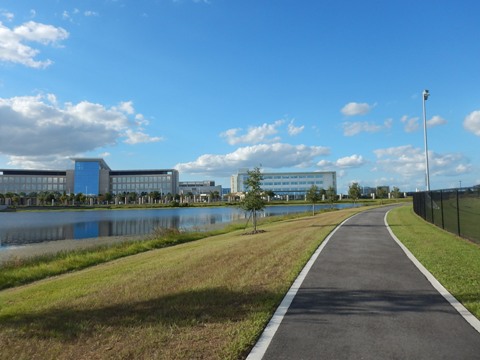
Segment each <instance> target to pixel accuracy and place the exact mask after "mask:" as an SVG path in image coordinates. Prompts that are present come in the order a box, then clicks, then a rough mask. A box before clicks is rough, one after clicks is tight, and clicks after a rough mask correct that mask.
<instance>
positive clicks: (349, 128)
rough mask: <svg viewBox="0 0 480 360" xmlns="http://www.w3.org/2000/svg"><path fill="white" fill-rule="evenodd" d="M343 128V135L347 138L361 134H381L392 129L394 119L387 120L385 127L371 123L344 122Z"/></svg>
mask: <svg viewBox="0 0 480 360" xmlns="http://www.w3.org/2000/svg"><path fill="white" fill-rule="evenodd" d="M342 127H343V135H345V136H353V135H357V134H359V133H361V132H369V133H374V132H379V131H382V130H384V129H389V128H391V127H392V119H387V120H385V121H384V123H383V125H378V124H374V123H371V122H367V121H364V122H348V121H347V122H344V123H343V124H342Z"/></svg>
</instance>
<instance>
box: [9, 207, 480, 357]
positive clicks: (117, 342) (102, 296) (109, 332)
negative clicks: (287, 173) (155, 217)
mask: <svg viewBox="0 0 480 360" xmlns="http://www.w3.org/2000/svg"><path fill="white" fill-rule="evenodd" d="M361 210H363V209H346V210H341V211H332V212H326V213H321V214H317V215H316V216H306V217H303V218H297V219H290V220H284V221H281V222H276V223H269V224H264V225H262V226H261V229H262V230H265V232H263V233H259V234H255V235H244V231H243V230H236V231H232V232H229V233H224V234H219V235H216V236H210V237H207V238H204V239H201V240H197V241H193V242H189V243H183V244H179V245H175V246H172V247H168V248H162V249H153V250H149V251H146V252H143V253H139V254H136V255H131V256H127V257H123V258H119V259H116V260H113V261H109V262H107V263H102V264H99V265H96V266H91V267H88V268H86V269H83V270H79V271H75V272H71V273H67V274H63V275H59V276H55V277H50V278H46V279H43V280H40V281H36V282H34V283H31V284H28V285H23V286H17V287H13V288H10V289H6V290H2V291H0V344H2V348H1V351H0V358H1V359H13V358H15V359H118V358H121V359H123V358H125V359H126V358H128V359H137V358H139V359H152V358H157V359H241V358H244V357H245V356H246V355H247V354H248V351H249V350H250V348H251V347H252V346H253V345H254V343H255V340H256V339H257V337H258V336H259V334H260V333H261V331H262V329H263V328H264V326H265V325H266V323H267V322H268V320H269V318H270V317H271V315H272V314H273V311H274V310H275V309H276V307H277V306H278V304H279V302H280V301H281V300H282V298H283V296H284V294H285V292H286V291H287V290H288V288H289V286H290V284H291V283H292V282H293V280H294V279H295V278H296V276H297V274H298V273H299V271H300V270H301V269H302V267H303V265H304V264H305V263H306V261H307V260H308V259H309V258H310V256H311V254H312V253H313V252H314V251H315V249H316V248H317V247H318V245H319V244H320V243H321V242H322V241H323V239H324V238H325V237H326V236H327V235H328V233H329V232H330V231H331V230H332V229H333V228H334V227H335V226H336V225H337V224H339V223H340V222H341V221H342V220H343V219H345V218H347V217H349V216H351V215H352V214H354V213H355V212H358V211H361ZM388 221H389V224H390V225H391V228H392V230H393V231H394V233H395V234H396V235H397V237H398V238H399V239H400V240H401V241H402V242H403V243H404V244H405V245H406V246H407V247H408V248H409V249H410V251H412V252H413V253H414V254H415V256H416V257H417V258H418V259H419V260H420V261H421V262H422V263H423V264H424V265H425V266H426V267H427V268H428V269H429V270H430V271H431V272H432V273H433V274H434V276H436V277H437V279H439V281H440V282H441V283H442V284H443V285H444V286H445V287H446V288H447V289H449V290H450V291H451V292H452V294H453V295H454V296H455V297H457V299H459V300H460V301H462V302H463V303H464V305H465V306H466V307H467V308H468V309H469V310H470V311H471V312H472V313H474V314H475V315H476V316H477V317H480V300H479V299H480V247H479V246H478V245H476V244H473V243H471V242H469V241H466V240H464V239H461V238H458V237H456V236H454V235H452V234H449V233H447V232H445V231H443V230H441V229H438V228H436V227H435V226H433V225H431V224H429V223H427V222H425V221H423V220H422V219H421V218H419V217H418V216H416V215H415V214H414V213H413V211H412V209H411V206H402V207H400V208H397V209H395V210H392V211H391V212H390V213H389V216H388Z"/></svg>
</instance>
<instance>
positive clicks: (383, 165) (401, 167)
mask: <svg viewBox="0 0 480 360" xmlns="http://www.w3.org/2000/svg"><path fill="white" fill-rule="evenodd" d="M374 153H375V155H376V156H377V169H382V170H384V171H386V172H389V173H396V174H400V175H401V176H404V177H407V178H414V177H416V178H419V179H423V178H424V177H423V176H424V175H423V174H424V172H425V153H424V150H422V149H420V148H415V147H413V146H412V145H404V146H398V147H391V148H387V149H377V150H375V151H374ZM428 159H429V169H430V175H431V176H442V175H443V176H455V175H458V173H459V172H462V171H464V172H469V171H470V169H471V166H470V165H469V164H468V161H467V159H466V158H465V157H464V156H463V155H462V154H458V153H446V154H438V153H435V152H433V151H429V153H428Z"/></svg>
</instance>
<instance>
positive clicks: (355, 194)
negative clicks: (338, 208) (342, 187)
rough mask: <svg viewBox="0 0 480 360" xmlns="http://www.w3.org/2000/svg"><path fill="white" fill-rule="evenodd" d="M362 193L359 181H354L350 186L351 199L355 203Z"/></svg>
mask: <svg viewBox="0 0 480 360" xmlns="http://www.w3.org/2000/svg"><path fill="white" fill-rule="evenodd" d="M361 194H362V191H361V189H360V185H358V183H356V182H354V183H352V184H351V185H350V186H349V187H348V196H349V197H350V199H353V203H354V204H355V202H356V201H357V200H358V199H359V198H360V195H361Z"/></svg>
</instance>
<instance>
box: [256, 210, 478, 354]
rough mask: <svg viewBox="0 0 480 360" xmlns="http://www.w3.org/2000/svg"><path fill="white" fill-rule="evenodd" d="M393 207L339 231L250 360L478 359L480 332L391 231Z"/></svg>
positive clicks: (351, 222)
mask: <svg viewBox="0 0 480 360" xmlns="http://www.w3.org/2000/svg"><path fill="white" fill-rule="evenodd" d="M390 208H391V207H388V208H379V209H373V210H369V211H365V212H362V213H360V214H358V215H356V216H354V217H352V218H350V219H349V220H348V221H347V222H345V223H344V224H343V225H342V226H341V227H340V228H338V229H337V231H336V232H335V233H334V235H333V236H332V237H331V238H330V240H329V242H328V243H327V245H326V246H325V248H324V249H323V250H322V251H321V253H320V255H319V256H318V258H317V259H316V260H315V262H314V264H313V266H312V267H311V269H310V271H309V272H308V274H307V276H306V277H305V279H304V281H303V283H302V285H301V286H300V288H299V290H298V292H297V294H296V295H295V297H294V299H293V301H292V303H291V305H290V307H289V308H288V311H287V313H286V315H285V317H284V318H283V321H282V322H281V324H280V326H279V328H278V330H277V331H276V333H275V335H274V336H273V339H271V342H270V344H269V345H268V348H267V349H266V351H265V354H264V355H263V354H262V353H263V350H262V349H261V347H260V348H258V347H256V348H255V349H254V351H252V353H251V354H250V357H249V359H260V358H263V359H275V360H279V359H295V360H297V359H435V360H438V359H449V360H451V359H480V333H479V332H478V331H476V330H475V329H474V328H473V327H472V326H471V325H470V324H469V323H467V322H466V321H465V319H464V318H463V317H462V316H460V314H459V313H458V312H457V311H456V310H455V309H454V308H453V307H452V306H451V305H450V304H449V303H448V302H447V301H446V300H445V298H444V297H443V296H441V295H440V294H439V293H438V291H437V290H435V289H434V288H433V286H432V285H431V284H430V282H429V281H427V279H426V277H425V276H424V275H423V274H422V273H421V272H420V271H419V270H418V269H417V267H415V265H414V264H413V263H412V261H411V260H410V259H409V258H408V257H407V256H406V254H405V253H404V252H403V251H402V249H401V248H400V247H399V245H398V244H397V243H396V242H395V240H394V239H393V238H392V237H391V235H390V233H389V232H388V229H387V227H386V226H385V224H384V216H385V213H386V212H387V211H388V210H389V209H390ZM260 343H263V344H265V343H266V344H268V340H265V338H262V341H260ZM260 343H259V345H260ZM262 355H263V357H262Z"/></svg>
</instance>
